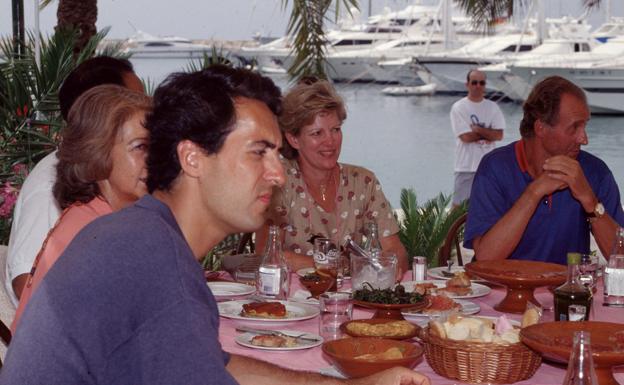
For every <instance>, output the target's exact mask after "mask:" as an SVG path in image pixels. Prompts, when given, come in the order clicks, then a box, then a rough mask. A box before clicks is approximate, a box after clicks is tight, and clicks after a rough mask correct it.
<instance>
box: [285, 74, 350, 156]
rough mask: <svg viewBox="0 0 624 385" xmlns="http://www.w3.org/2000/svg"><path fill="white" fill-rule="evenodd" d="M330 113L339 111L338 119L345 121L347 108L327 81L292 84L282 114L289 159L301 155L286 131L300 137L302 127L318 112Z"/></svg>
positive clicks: (286, 151)
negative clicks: (289, 139) (292, 145)
mask: <svg viewBox="0 0 624 385" xmlns="http://www.w3.org/2000/svg"><path fill="white" fill-rule="evenodd" d="M327 112H336V114H337V115H338V119H340V121H341V122H342V121H344V120H345V119H346V118H347V111H346V109H345V106H344V102H343V101H342V98H341V97H340V96H339V95H338V94H337V93H336V90H335V89H334V87H332V85H331V84H330V83H329V82H328V81H326V80H320V81H317V82H314V83H311V84H308V83H304V82H302V83H300V84H297V85H296V86H295V87H293V88H292V89H291V90H290V91H288V93H287V94H286V95H285V96H284V98H283V100H282V114H281V115H280V117H279V125H280V129H281V131H282V138H283V144H282V155H283V156H284V157H285V158H287V159H295V158H296V157H297V156H298V152H297V150H296V149H294V148H292V147H291V146H290V144H289V143H288V141H287V140H286V135H285V134H286V133H289V134H291V135H293V136H298V135H299V133H300V132H301V128H303V127H304V126H307V125H309V124H312V123H313V122H314V119H315V118H316V116H317V115H319V114H322V113H327Z"/></svg>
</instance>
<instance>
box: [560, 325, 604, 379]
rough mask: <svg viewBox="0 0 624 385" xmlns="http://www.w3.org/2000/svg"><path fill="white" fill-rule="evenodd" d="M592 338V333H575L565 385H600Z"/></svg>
mask: <svg viewBox="0 0 624 385" xmlns="http://www.w3.org/2000/svg"><path fill="white" fill-rule="evenodd" d="M590 338H591V337H590V333H589V332H586V331H577V332H575V333H574V345H573V346H572V355H571V356H570V361H569V362H568V371H567V372H566V376H565V379H564V380H563V385H598V379H597V377H596V371H595V370H594V359H593V357H592V352H591V344H590Z"/></svg>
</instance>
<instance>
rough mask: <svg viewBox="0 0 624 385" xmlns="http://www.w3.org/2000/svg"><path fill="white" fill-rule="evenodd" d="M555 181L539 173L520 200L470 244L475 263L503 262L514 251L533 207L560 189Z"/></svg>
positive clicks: (558, 183)
mask: <svg viewBox="0 0 624 385" xmlns="http://www.w3.org/2000/svg"><path fill="white" fill-rule="evenodd" d="M565 186H566V185H565V183H562V182H561V181H559V180H556V179H553V178H551V177H550V176H549V175H548V174H547V173H543V174H542V175H540V176H539V177H538V178H537V179H536V180H534V181H533V182H532V183H531V184H530V185H529V186H527V188H526V190H524V192H523V193H522V195H520V198H518V200H517V201H516V202H515V203H514V204H513V206H512V207H511V208H510V209H509V211H507V212H506V213H505V215H503V216H502V217H501V218H500V219H499V220H498V222H496V224H494V226H492V227H491V228H490V229H489V230H488V231H487V232H486V233H485V234H483V235H482V236H480V237H475V238H474V240H473V246H474V251H475V255H476V257H477V259H479V260H495V259H506V258H507V257H509V256H510V255H511V253H512V252H513V251H514V249H515V248H516V246H518V243H519V242H520V239H522V235H523V234H524V231H525V230H526V227H527V225H528V224H529V220H531V217H532V216H533V213H534V212H535V209H536V208H537V205H538V204H539V203H540V202H541V200H542V198H543V197H544V196H545V195H548V194H550V193H552V192H554V191H556V190H560V189H562V188H564V187H565Z"/></svg>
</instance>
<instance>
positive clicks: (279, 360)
mask: <svg viewBox="0 0 624 385" xmlns="http://www.w3.org/2000/svg"><path fill="white" fill-rule="evenodd" d="M411 275H412V272H411V271H408V272H406V273H405V276H404V277H403V280H402V281H410V280H411ZM290 285H291V286H290V292H291V295H293V294H299V295H298V296H295V297H299V298H305V297H301V296H300V294H301V293H302V291H303V290H305V288H304V287H303V286H302V285H301V284H300V282H299V279H298V276H297V275H296V274H294V273H293V274H292V275H291V284H290ZM490 287H491V289H492V290H491V292H490V293H489V294H487V295H485V296H482V297H478V298H471V299H470V301H472V302H474V303H476V304H478V305H479V306H480V308H481V310H480V311H479V313H478V314H476V315H477V316H492V317H498V316H501V315H502V314H503V313H500V312H498V311H496V310H494V306H495V305H496V304H497V303H498V302H500V301H501V300H502V299H503V298H504V296H505V288H504V287H502V286H494V285H491V286H490ZM349 289H350V281H349V280H345V281H344V283H343V286H342V287H341V288H340V289H339V291H340V290H349ZM535 298H536V299H537V300H538V301H539V302H540V303H541V304H542V307H543V309H544V311H543V314H542V316H541V319H540V322H548V321H553V320H554V313H553V294H552V292H551V291H550V290H548V289H547V288H545V287H542V288H537V289H536V290H535ZM374 312H375V311H374V310H372V309H366V308H363V307H358V306H354V308H353V315H352V319H354V320H355V319H368V318H372V316H373V314H374ZM505 315H506V317H507V318H509V319H511V320H517V321H520V320H521V318H522V315H519V314H508V313H505ZM590 320H593V321H605V322H616V323H624V309H622V308H614V307H606V306H603V291H602V281H601V280H600V281H599V282H598V284H597V291H596V292H595V293H594V301H593V305H592V310H591V312H590ZM410 321H412V322H413V319H411V318H410ZM426 322H427V319H426V318H423V320H422V321H421V322H418V323H419V324H420V325H423V324H424V323H426ZM415 323H416V322H415ZM243 325H244V326H252V327H256V328H262V329H275V330H278V329H279V330H294V331H301V332H306V333H314V334H319V317H318V316H317V317H314V318H311V319H307V320H301V321H293V322H287V323H279V324H277V323H270V324H263V323H261V322H253V321H247V320H236V319H229V318H225V317H221V318H220V327H219V341H220V343H221V346H222V348H223V350H225V351H226V352H228V353H231V354H238V355H242V356H247V357H253V358H256V359H258V360H262V361H266V362H270V363H273V364H275V365H278V366H281V367H284V368H288V369H293V370H298V371H308V372H317V373H322V374H326V375H333V376H337V377H341V374H340V372H338V371H337V369H335V368H333V367H332V365H331V364H330V362H329V361H328V360H327V359H326V358H325V357H324V355H323V352H322V349H321V346H316V347H313V348H309V349H305V350H296V351H268V350H261V349H255V348H249V347H245V346H242V345H239V344H238V343H236V341H235V339H236V336H237V334H239V332H237V330H236V328H237V327H239V326H243ZM410 341H412V342H413V343H419V342H418V340H417V339H414V340H410ZM413 370H415V371H418V372H420V373H422V374H424V375H426V376H428V377H429V378H430V379H431V383H432V384H439V385H451V384H464V382H460V381H457V380H453V379H448V378H445V377H442V376H440V375H438V374H436V373H435V372H434V371H433V369H432V368H431V367H430V366H429V365H428V363H427V361H426V359H425V357H424V355H423V359H422V360H421V361H420V362H419V363H418V364H417V365H416V366H415V367H414V368H413ZM565 373H566V365H562V364H557V363H553V362H550V361H546V360H544V361H543V362H542V364H541V365H540V367H539V369H538V370H537V372H536V373H535V375H534V376H533V377H531V378H529V379H528V380H525V381H520V382H517V383H516V384H520V385H529V384H530V385H555V384H556V385H559V384H561V383H562V381H563V378H564V376H565ZM614 376H615V379H616V380H617V381H618V382H619V383H620V384H623V385H624V366H622V367H619V368H614Z"/></svg>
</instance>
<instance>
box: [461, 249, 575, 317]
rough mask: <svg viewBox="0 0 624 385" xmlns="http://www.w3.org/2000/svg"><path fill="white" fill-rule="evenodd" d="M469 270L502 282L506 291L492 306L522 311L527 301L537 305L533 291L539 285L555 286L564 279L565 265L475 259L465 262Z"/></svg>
mask: <svg viewBox="0 0 624 385" xmlns="http://www.w3.org/2000/svg"><path fill="white" fill-rule="evenodd" d="M465 269H466V271H467V272H468V273H470V274H472V275H476V276H479V277H481V278H483V279H485V280H486V281H489V282H493V283H498V284H501V285H504V286H505V287H506V288H507V295H506V296H505V298H504V299H503V300H502V301H501V302H500V303H499V304H497V305H496V306H494V309H496V310H498V311H501V312H505V313H518V314H520V313H523V312H524V311H525V310H526V304H527V302H533V303H534V304H537V305H539V302H537V300H536V299H535V297H534V296H533V291H534V290H535V288H537V287H541V286H558V285H561V284H563V283H564V282H565V281H566V276H567V267H566V266H563V265H558V264H555V263H546V262H537V261H521V260H503V261H477V262H471V263H469V264H467V265H466V266H465Z"/></svg>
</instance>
